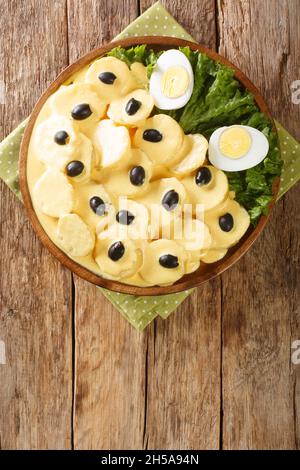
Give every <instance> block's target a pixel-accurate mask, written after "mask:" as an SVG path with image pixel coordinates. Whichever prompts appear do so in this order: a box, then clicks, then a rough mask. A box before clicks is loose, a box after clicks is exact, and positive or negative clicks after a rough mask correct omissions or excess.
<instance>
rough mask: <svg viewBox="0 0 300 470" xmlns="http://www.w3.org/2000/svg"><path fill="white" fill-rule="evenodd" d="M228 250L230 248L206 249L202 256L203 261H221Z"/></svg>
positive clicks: (208, 262)
mask: <svg viewBox="0 0 300 470" xmlns="http://www.w3.org/2000/svg"><path fill="white" fill-rule="evenodd" d="M227 251H228V250H227V249H226V248H220V249H217V248H213V249H211V250H208V251H206V252H205V253H204V254H203V256H201V261H203V262H204V263H207V264H210V263H215V262H216V261H219V260H220V259H222V258H224V256H225V255H226V253H227Z"/></svg>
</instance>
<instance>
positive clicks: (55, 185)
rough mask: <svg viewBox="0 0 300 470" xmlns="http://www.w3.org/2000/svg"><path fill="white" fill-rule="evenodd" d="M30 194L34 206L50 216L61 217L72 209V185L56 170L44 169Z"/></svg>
mask: <svg viewBox="0 0 300 470" xmlns="http://www.w3.org/2000/svg"><path fill="white" fill-rule="evenodd" d="M32 195H33V201H34V204H35V205H36V207H37V208H38V209H39V210H40V211H41V212H42V213H43V214H46V215H49V216H50V217H61V216H62V215H64V214H68V213H69V212H71V211H72V209H73V205H74V190H73V187H72V185H71V184H70V183H69V181H68V178H67V177H66V176H65V175H64V174H63V173H61V172H60V171H58V170H52V169H48V170H46V171H45V173H43V174H42V176H41V177H40V178H39V179H38V180H37V182H36V183H35V185H34V187H33V194H32Z"/></svg>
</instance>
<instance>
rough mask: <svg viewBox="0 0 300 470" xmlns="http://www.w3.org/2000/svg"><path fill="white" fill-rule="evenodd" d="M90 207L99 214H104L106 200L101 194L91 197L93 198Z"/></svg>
mask: <svg viewBox="0 0 300 470" xmlns="http://www.w3.org/2000/svg"><path fill="white" fill-rule="evenodd" d="M90 208H91V209H92V211H93V212H95V214H97V215H104V214H105V210H106V206H105V202H104V201H103V199H101V197H99V196H93V197H91V199H90Z"/></svg>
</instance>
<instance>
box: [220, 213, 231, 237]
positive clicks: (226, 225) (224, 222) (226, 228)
mask: <svg viewBox="0 0 300 470" xmlns="http://www.w3.org/2000/svg"><path fill="white" fill-rule="evenodd" d="M219 225H220V228H221V230H223V232H230V230H232V227H233V217H232V215H231V214H229V213H228V212H227V213H226V214H224V215H221V217H219Z"/></svg>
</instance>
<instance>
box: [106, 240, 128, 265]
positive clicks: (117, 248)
mask: <svg viewBox="0 0 300 470" xmlns="http://www.w3.org/2000/svg"><path fill="white" fill-rule="evenodd" d="M124 253H125V246H124V245H123V243H122V242H115V243H113V244H112V245H111V246H110V247H109V249H108V256H109V258H110V259H111V260H112V261H118V260H119V259H120V258H122V256H123V255H124Z"/></svg>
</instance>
